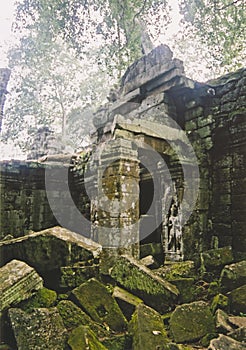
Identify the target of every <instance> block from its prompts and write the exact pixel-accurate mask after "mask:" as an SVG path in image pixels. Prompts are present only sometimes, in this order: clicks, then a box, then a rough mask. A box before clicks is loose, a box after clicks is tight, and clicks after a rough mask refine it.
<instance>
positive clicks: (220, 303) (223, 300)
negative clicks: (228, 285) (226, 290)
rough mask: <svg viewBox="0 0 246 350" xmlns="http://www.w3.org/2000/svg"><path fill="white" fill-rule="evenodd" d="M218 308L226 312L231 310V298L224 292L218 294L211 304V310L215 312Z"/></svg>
mask: <svg viewBox="0 0 246 350" xmlns="http://www.w3.org/2000/svg"><path fill="white" fill-rule="evenodd" d="M217 309H222V310H224V311H226V312H228V311H229V299H228V297H227V296H225V295H223V294H217V295H216V296H215V297H214V298H213V300H212V304H211V310H212V313H213V314H214V313H215V311H216V310H217Z"/></svg>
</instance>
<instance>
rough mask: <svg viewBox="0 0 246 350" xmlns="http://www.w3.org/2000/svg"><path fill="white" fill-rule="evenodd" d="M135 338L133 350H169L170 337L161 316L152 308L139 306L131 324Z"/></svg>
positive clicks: (131, 330)
mask: <svg viewBox="0 0 246 350" xmlns="http://www.w3.org/2000/svg"><path fill="white" fill-rule="evenodd" d="M129 332H130V334H131V335H132V337H133V345H132V350H143V349H162V350H168V349H169V347H168V342H169V340H168V337H167V332H166V329H165V327H164V324H163V321H162V318H161V315H160V314H159V313H158V312H156V311H155V310H153V309H151V308H150V307H148V306H146V305H144V304H139V305H138V306H137V308H136V311H135V312H134V314H133V316H132V319H131V321H130V323H129Z"/></svg>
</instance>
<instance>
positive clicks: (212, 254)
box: [201, 246, 234, 271]
mask: <svg viewBox="0 0 246 350" xmlns="http://www.w3.org/2000/svg"><path fill="white" fill-rule="evenodd" d="M201 259H202V261H203V264H204V266H205V268H206V270H208V271H211V270H216V269H220V268H222V267H223V266H225V265H226V264H230V263H231V262H233V260H234V258H233V255H232V248H231V247H230V246H228V247H222V248H217V249H211V250H207V251H205V252H203V253H201Z"/></svg>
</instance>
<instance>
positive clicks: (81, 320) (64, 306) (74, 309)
mask: <svg viewBox="0 0 246 350" xmlns="http://www.w3.org/2000/svg"><path fill="white" fill-rule="evenodd" d="M57 309H58V312H59V314H60V315H61V317H62V320H63V323H64V325H65V327H66V328H67V329H68V330H72V329H75V328H77V327H79V326H81V325H83V326H89V327H90V328H91V329H92V331H93V332H94V333H95V334H96V335H97V336H98V337H99V338H101V337H102V338H103V337H109V336H110V333H109V332H108V331H107V330H106V329H105V328H103V327H102V326H101V325H99V324H97V323H95V322H93V321H92V319H91V318H90V317H89V316H88V315H87V314H86V313H85V312H84V311H83V310H81V309H80V308H79V307H78V306H77V305H75V304H74V303H73V302H72V301H70V300H63V301H60V302H59V303H58V305H57Z"/></svg>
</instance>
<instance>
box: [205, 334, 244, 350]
mask: <svg viewBox="0 0 246 350" xmlns="http://www.w3.org/2000/svg"><path fill="white" fill-rule="evenodd" d="M208 350H245V345H244V344H243V343H240V342H238V341H236V340H234V339H232V338H230V337H228V336H226V335H223V334H220V336H219V337H218V338H216V339H212V340H211V342H210V344H209V347H208Z"/></svg>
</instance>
